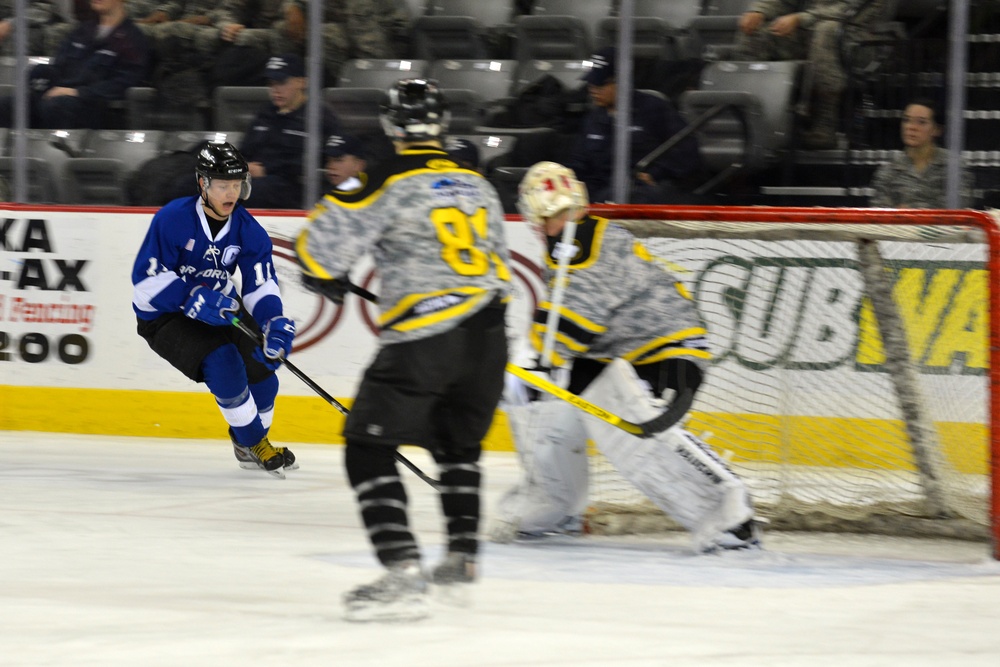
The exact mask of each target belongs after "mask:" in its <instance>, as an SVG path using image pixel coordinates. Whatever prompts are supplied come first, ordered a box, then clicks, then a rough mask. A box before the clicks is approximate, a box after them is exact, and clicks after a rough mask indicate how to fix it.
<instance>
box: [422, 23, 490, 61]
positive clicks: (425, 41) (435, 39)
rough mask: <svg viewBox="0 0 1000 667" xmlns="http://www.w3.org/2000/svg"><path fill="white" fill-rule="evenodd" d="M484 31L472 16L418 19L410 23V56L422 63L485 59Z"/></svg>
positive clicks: (486, 40) (484, 27) (487, 47)
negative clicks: (411, 54)
mask: <svg viewBox="0 0 1000 667" xmlns="http://www.w3.org/2000/svg"><path fill="white" fill-rule="evenodd" d="M487 31H488V29H487V28H486V26H484V25H483V24H482V23H480V22H479V21H478V20H477V19H475V18H474V17H472V16H421V17H419V18H418V19H417V20H416V21H414V22H413V55H414V56H416V57H417V58H420V59H422V60H438V59H439V58H488V57H490V43H489V38H488V36H487Z"/></svg>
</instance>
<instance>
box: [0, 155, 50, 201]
mask: <svg viewBox="0 0 1000 667" xmlns="http://www.w3.org/2000/svg"><path fill="white" fill-rule="evenodd" d="M25 160H26V166H27V175H28V192H27V201H26V202H25V203H28V204H64V203H66V202H64V201H62V193H61V189H60V188H58V187H57V186H56V176H55V174H54V173H53V169H52V166H51V165H50V164H49V162H48V161H46V160H45V159H43V158H39V157H28V158H25ZM14 169H15V159H14V157H13V156H10V155H4V156H0V179H3V180H4V181H6V182H7V188H8V189H9V190H10V192H11V197H12V198H13V196H14Z"/></svg>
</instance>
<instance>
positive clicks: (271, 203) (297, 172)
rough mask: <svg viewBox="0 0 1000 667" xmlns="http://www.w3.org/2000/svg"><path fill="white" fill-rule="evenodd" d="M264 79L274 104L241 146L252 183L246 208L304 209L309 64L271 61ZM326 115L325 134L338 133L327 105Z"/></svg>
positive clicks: (290, 56) (286, 57) (287, 58)
mask: <svg viewBox="0 0 1000 667" xmlns="http://www.w3.org/2000/svg"><path fill="white" fill-rule="evenodd" d="M264 76H265V78H267V80H268V84H267V88H268V92H269V93H270V97H271V102H270V103H269V104H268V105H267V106H266V107H265V108H263V109H261V110H260V112H258V114H257V115H256V116H255V117H254V119H253V121H252V122H251V123H250V127H249V128H247V132H246V134H245V135H244V137H243V143H242V145H241V146H240V153H242V154H243V156H244V157H245V158H246V160H247V162H248V164H249V167H250V176H251V178H252V179H253V180H252V184H253V188H252V191H251V193H250V198H249V200H248V201H247V206H249V207H251V208H302V183H303V170H304V167H305V165H304V162H303V159H304V154H305V141H306V108H305V107H306V100H307V99H308V92H307V88H306V72H305V65H304V64H303V62H302V58H300V57H299V56H297V55H295V54H294V53H286V54H283V55H280V56H275V57H273V58H271V59H270V60H268V62H267V65H266V66H265V68H264ZM323 114H324V115H323V118H322V132H323V136H324V137H326V136H330V135H331V134H339V129H340V128H339V123H338V121H337V119H336V117H335V116H334V115H333V112H332V111H330V110H329V109H327V108H325V107H324V110H323ZM316 166H318V165H316ZM314 169H315V167H314V168H313V169H310V172H313V173H314Z"/></svg>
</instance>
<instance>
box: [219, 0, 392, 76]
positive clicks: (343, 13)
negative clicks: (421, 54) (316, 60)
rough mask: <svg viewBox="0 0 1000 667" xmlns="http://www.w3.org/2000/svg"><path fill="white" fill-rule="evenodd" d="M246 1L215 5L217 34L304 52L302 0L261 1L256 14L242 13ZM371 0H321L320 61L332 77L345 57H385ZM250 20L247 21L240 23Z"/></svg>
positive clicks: (268, 49)
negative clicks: (218, 8)
mask: <svg viewBox="0 0 1000 667" xmlns="http://www.w3.org/2000/svg"><path fill="white" fill-rule="evenodd" d="M247 4H248V3H247V0H224V1H223V3H222V6H221V12H222V14H223V18H222V19H221V20H220V22H219V25H220V27H221V35H220V36H221V39H222V40H223V41H225V42H232V43H233V44H236V45H238V46H252V47H255V48H258V49H260V50H262V51H264V52H265V53H267V54H269V55H277V54H279V53H297V54H299V55H300V56H303V57H304V56H305V55H306V35H307V33H308V31H307V29H306V19H307V17H308V16H309V10H308V7H307V2H306V0H262V1H261V3H260V11H259V13H258V14H257V15H256V16H255V17H253V18H252V19H250V18H248V17H247V14H246V12H247ZM379 5H380V3H378V2H377V1H376V0H323V25H322V26H321V28H320V34H321V38H322V41H323V66H324V69H325V73H326V76H327V77H328V79H329V80H330V81H335V80H336V76H337V74H338V73H339V71H340V66H341V65H342V64H343V63H344V61H346V60H347V59H348V58H389V57H391V56H392V50H391V49H390V48H389V41H388V39H387V38H386V35H385V33H384V32H383V29H382V26H381V24H380V19H381V18H384V17H382V16H381V14H380V13H379V12H380V10H381V8H380V6H379ZM248 20H253V23H252V24H248V23H246V21H248Z"/></svg>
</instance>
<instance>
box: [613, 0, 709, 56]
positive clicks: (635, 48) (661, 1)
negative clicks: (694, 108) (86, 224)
mask: <svg viewBox="0 0 1000 667" xmlns="http://www.w3.org/2000/svg"><path fill="white" fill-rule="evenodd" d="M700 10H701V0H636V2H635V3H634V5H633V10H632V25H633V33H632V54H633V55H634V57H636V58H665V59H678V58H683V57H685V56H686V55H687V52H686V44H687V41H688V37H687V35H688V33H687V29H688V26H689V25H690V23H691V20H692V19H693V18H694V17H696V16H697V15H698V12H699V11H700ZM620 23H621V19H620V18H618V17H617V16H610V17H607V18H604V19H601V20H600V21H599V22H598V26H597V35H596V37H597V43H598V44H600V45H601V46H615V45H617V44H618V31H619V26H620Z"/></svg>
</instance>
